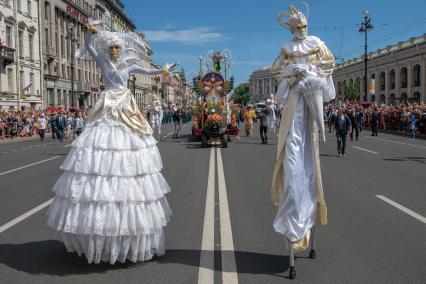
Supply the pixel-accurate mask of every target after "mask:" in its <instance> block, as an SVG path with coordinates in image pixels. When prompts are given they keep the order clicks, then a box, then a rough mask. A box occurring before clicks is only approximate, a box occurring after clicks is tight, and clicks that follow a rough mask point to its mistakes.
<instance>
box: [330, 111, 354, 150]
mask: <svg viewBox="0 0 426 284" xmlns="http://www.w3.org/2000/svg"><path fill="white" fill-rule="evenodd" d="M334 128H335V129H336V137H337V155H338V156H339V157H341V156H342V155H343V156H346V153H345V148H346V136H347V135H348V132H350V131H351V120H350V119H349V117H348V116H347V115H346V111H345V110H341V109H339V110H338V113H337V118H336V122H335V123H334Z"/></svg>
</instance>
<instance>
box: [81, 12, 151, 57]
mask: <svg viewBox="0 0 426 284" xmlns="http://www.w3.org/2000/svg"><path fill="white" fill-rule="evenodd" d="M89 23H90V27H91V28H92V29H93V31H95V32H96V33H94V34H93V35H92V38H91V44H92V46H93V48H95V49H96V50H97V51H98V52H103V53H105V54H107V53H108V49H109V47H110V46H112V45H119V46H120V47H121V49H122V50H121V52H120V61H121V62H126V61H127V62H135V63H136V62H138V61H139V60H148V59H149V56H148V55H147V54H148V48H147V46H146V45H145V43H144V42H143V39H141V38H140V36H139V35H138V34H136V33H134V32H127V33H118V32H110V31H106V30H105V27H104V23H103V22H102V21H99V20H89ZM93 31H92V32H93ZM75 57H76V58H79V59H84V60H93V59H94V58H92V57H91V56H90V54H89V52H88V50H87V49H86V47H85V46H84V45H83V46H82V47H81V48H79V49H78V50H77V51H76V54H75Z"/></svg>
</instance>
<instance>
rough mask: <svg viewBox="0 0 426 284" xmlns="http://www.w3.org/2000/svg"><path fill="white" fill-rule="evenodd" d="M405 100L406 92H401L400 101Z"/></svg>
mask: <svg viewBox="0 0 426 284" xmlns="http://www.w3.org/2000/svg"><path fill="white" fill-rule="evenodd" d="M406 100H407V94H406V93H402V94H401V102H405V101H406Z"/></svg>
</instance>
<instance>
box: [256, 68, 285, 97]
mask: <svg viewBox="0 0 426 284" xmlns="http://www.w3.org/2000/svg"><path fill="white" fill-rule="evenodd" d="M249 85H250V94H251V100H252V101H253V102H262V101H266V100H267V99H268V98H269V97H270V95H271V94H273V95H275V93H276V92H277V89H278V82H277V80H275V78H274V76H273V75H272V73H271V67H270V66H269V67H263V68H259V69H256V70H255V71H253V73H251V75H250V79H249Z"/></svg>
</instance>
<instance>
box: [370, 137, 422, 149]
mask: <svg viewBox="0 0 426 284" xmlns="http://www.w3.org/2000/svg"><path fill="white" fill-rule="evenodd" d="M364 137H367V138H371V139H373V140H381V141H386V142H390V143H396V144H401V145H406V146H411V147H417V148H422V149H426V147H425V146H420V145H414V144H409V143H404V142H398V141H392V140H388V139H383V138H378V137H371V136H364Z"/></svg>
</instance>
